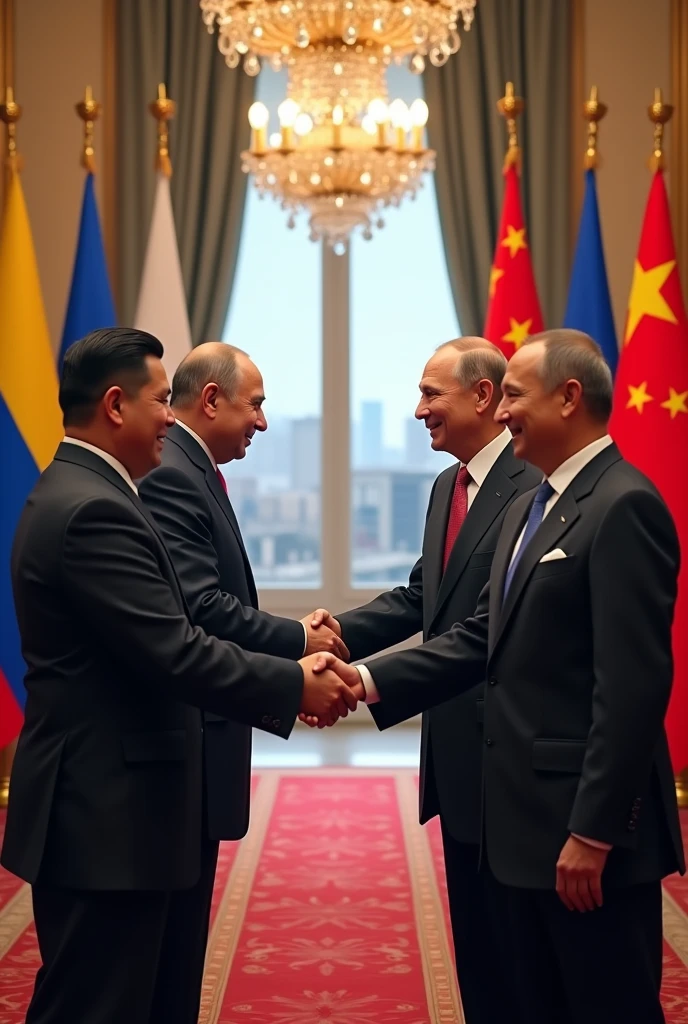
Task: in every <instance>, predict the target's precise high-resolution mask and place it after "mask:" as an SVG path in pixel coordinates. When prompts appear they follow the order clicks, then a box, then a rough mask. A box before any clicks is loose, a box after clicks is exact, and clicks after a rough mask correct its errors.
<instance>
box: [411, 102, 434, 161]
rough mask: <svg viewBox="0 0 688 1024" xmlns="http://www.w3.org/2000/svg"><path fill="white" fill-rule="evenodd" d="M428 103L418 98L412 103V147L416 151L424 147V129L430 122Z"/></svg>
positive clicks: (418, 151)
mask: <svg viewBox="0 0 688 1024" xmlns="http://www.w3.org/2000/svg"><path fill="white" fill-rule="evenodd" d="M428 113H429V111H428V105H427V103H426V102H425V100H421V99H417V100H414V101H413V103H412V104H411V109H410V111H409V116H410V118H411V148H412V149H413V151H414V152H415V153H420V152H421V151H422V149H423V129H424V128H425V126H426V124H427V123H428Z"/></svg>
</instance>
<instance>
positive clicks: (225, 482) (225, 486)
mask: <svg viewBox="0 0 688 1024" xmlns="http://www.w3.org/2000/svg"><path fill="white" fill-rule="evenodd" d="M215 475H216V476H217V479H218V480H219V481H220V483H221V484H222V490H223V491H224V492H225V494H227V495H229V491H228V490H227V481H226V480H225V478H224V476H223V475H222V473H221V472H220V470H219V468H218V469H216V470H215Z"/></svg>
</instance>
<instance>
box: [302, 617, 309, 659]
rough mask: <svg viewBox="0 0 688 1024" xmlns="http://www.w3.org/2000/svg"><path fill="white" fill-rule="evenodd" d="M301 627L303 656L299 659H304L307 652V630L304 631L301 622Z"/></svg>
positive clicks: (304, 627)
mask: <svg viewBox="0 0 688 1024" xmlns="http://www.w3.org/2000/svg"><path fill="white" fill-rule="evenodd" d="M301 625H302V626H303V654H302V655H301V657H302V658H305V657H306V651H307V650H308V630H307V629H306V626H305V625H304V623H303V622H302V623H301Z"/></svg>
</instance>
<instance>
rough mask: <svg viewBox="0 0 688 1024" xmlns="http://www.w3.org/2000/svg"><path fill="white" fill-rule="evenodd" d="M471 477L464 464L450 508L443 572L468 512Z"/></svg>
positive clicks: (458, 474) (457, 479) (457, 478)
mask: <svg viewBox="0 0 688 1024" xmlns="http://www.w3.org/2000/svg"><path fill="white" fill-rule="evenodd" d="M470 479H471V475H470V473H469V472H468V470H467V469H466V467H465V466H462V467H461V469H460V470H459V472H458V473H457V474H456V483H455V484H454V493H453V495H452V502H451V508H450V509H449V520H448V522H447V535H446V537H445V540H444V561H443V563H442V572H444V571H445V569H446V568H447V562H448V561H449V556H450V555H451V553H452V548H453V547H454V543H455V541H456V538H457V537H458V535H459V530H460V529H461V527H462V525H463V521H464V519H465V518H466V514H467V512H468V482H469V480H470Z"/></svg>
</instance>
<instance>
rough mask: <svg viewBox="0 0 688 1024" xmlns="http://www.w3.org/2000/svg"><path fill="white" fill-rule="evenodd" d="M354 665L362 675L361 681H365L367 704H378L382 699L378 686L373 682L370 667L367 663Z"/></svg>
mask: <svg viewBox="0 0 688 1024" xmlns="http://www.w3.org/2000/svg"><path fill="white" fill-rule="evenodd" d="M354 667H355V668H356V670H357V671H358V674H359V676H360V677H361V682H362V683H363V689H364V690H365V702H366V704H377V703H378V702H379V700H380V694H379V693H378V689H377V686H376V685H375V683H374V682H373V677H372V676H371V674H370V669H369V668H368V666H367V665H355V666H354Z"/></svg>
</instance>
